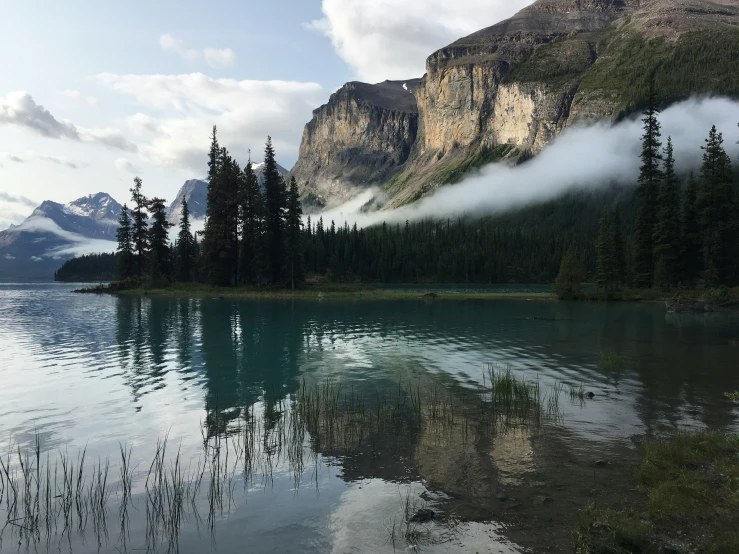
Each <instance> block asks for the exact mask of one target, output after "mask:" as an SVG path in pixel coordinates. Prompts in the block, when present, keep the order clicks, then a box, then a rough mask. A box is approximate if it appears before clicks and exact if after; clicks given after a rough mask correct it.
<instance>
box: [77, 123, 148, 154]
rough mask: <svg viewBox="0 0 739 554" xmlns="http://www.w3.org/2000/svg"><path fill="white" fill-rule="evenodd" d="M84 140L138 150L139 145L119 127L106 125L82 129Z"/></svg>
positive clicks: (128, 150)
mask: <svg viewBox="0 0 739 554" xmlns="http://www.w3.org/2000/svg"><path fill="white" fill-rule="evenodd" d="M81 134H82V140H83V141H85V142H94V143H98V144H102V145H104V146H108V147H109V148H113V149H115V150H123V151H125V152H137V151H138V146H136V145H135V144H134V143H132V142H131V141H130V140H128V139H127V138H126V137H125V136H123V133H122V132H121V131H120V130H119V129H114V128H112V127H106V128H104V129H82V130H81Z"/></svg>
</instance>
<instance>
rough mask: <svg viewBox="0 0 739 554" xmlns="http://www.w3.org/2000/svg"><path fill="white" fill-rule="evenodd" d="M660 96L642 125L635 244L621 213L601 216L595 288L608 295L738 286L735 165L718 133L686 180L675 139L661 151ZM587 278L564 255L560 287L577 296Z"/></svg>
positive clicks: (738, 219) (563, 292) (574, 258)
mask: <svg viewBox="0 0 739 554" xmlns="http://www.w3.org/2000/svg"><path fill="white" fill-rule="evenodd" d="M655 98H656V97H655V94H654V90H652V92H651V93H650V100H649V106H648V108H647V110H646V111H645V112H644V117H643V119H642V122H643V124H644V126H643V129H644V133H643V136H642V150H641V155H640V156H641V168H640V172H639V180H638V187H637V189H636V192H635V199H636V202H635V205H636V215H635V221H634V224H633V232H632V234H631V237H626V238H625V236H624V224H623V222H622V220H621V216H620V213H619V211H618V210H617V209H616V210H614V209H612V208H611V207H609V206H607V207H605V209H604V210H603V212H602V215H601V218H600V221H599V225H598V236H597V240H596V273H595V280H596V282H597V284H598V285H599V286H600V287H601V288H603V289H604V290H606V291H613V290H618V289H619V288H622V287H625V286H632V287H635V288H658V289H661V290H671V289H673V288H675V287H677V286H686V287H694V286H697V285H704V286H706V287H717V286H733V285H736V284H737V283H739V209H738V208H739V203H738V202H737V194H736V187H735V183H734V173H733V170H732V163H731V159H730V158H729V156H728V154H727V153H726V150H725V149H724V146H723V144H724V139H723V135H722V134H721V133H720V132H719V131H718V129H717V128H716V126H715V125H714V126H713V127H712V128H711V130H710V132H709V134H708V138H707V139H706V140H705V145H704V146H702V147H701V148H702V150H703V161H702V164H701V167H700V170H699V173H698V176H697V177H696V175H695V174H694V173H692V172H691V173H690V174H689V175H688V176H687V179H681V178H680V176H679V175H678V174H677V172H676V170H675V151H674V145H673V142H672V138H671V137H668V139H667V143H666V145H664V148H663V143H662V133H661V125H660V122H659V110H658V109H657V107H656V100H655ZM583 276H584V271H583V269H582V267H581V266H580V262H579V260H578V257H577V255H576V253H575V252H574V251H573V252H570V253H568V255H566V256H565V257H564V258H563V260H562V264H561V267H560V274H559V277H558V280H557V286H558V289H559V292H560V295H561V296H570V295H572V294H574V293H575V290H576V287H577V285H576V283H577V281H578V280H581V279H582V278H583Z"/></svg>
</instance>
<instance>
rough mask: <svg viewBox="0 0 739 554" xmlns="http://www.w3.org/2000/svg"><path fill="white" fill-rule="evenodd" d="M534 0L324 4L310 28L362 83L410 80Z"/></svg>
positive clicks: (330, 0) (334, 0)
mask: <svg viewBox="0 0 739 554" xmlns="http://www.w3.org/2000/svg"><path fill="white" fill-rule="evenodd" d="M531 3H533V0H456V1H455V2H449V1H448V0H323V4H322V11H323V14H324V17H323V18H322V19H319V20H316V21H312V22H310V23H307V24H306V25H305V26H306V27H307V28H309V29H312V30H315V31H318V32H320V33H322V34H324V35H325V36H327V37H328V38H329V39H331V42H332V43H333V45H334V48H335V49H336V51H337V53H338V54H339V56H341V58H342V59H343V60H344V61H345V62H346V63H347V64H349V65H350V66H351V67H352V68H353V69H354V70H355V71H356V73H357V75H358V77H359V78H360V79H364V80H367V81H372V82H377V81H383V80H385V79H409V78H412V77H420V76H422V75H423V73H424V68H425V61H426V58H427V57H428V56H429V55H430V54H432V53H433V52H434V51H436V50H438V49H439V48H442V47H444V46H446V45H448V44H450V43H451V42H454V41H455V40H457V39H459V38H462V37H464V36H466V35H469V34H471V33H474V32H475V31H479V30H480V29H483V28H485V27H489V26H490V25H494V24H495V23H498V22H499V21H501V20H503V19H505V18H507V17H510V16H512V15H513V14H515V13H516V12H518V11H519V10H520V9H522V8H524V7H526V6H527V5H529V4H531Z"/></svg>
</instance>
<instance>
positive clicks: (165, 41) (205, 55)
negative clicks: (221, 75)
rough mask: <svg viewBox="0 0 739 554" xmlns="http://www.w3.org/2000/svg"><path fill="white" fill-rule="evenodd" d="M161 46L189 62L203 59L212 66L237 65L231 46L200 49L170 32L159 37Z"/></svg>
mask: <svg viewBox="0 0 739 554" xmlns="http://www.w3.org/2000/svg"><path fill="white" fill-rule="evenodd" d="M159 46H161V47H162V50H164V51H165V52H167V53H169V54H175V55H177V56H179V57H180V58H182V59H183V60H187V61H189V62H197V61H200V60H201V59H202V60H205V62H206V63H207V64H208V65H209V66H211V67H233V66H234V65H236V52H234V51H233V50H231V49H230V48H220V49H219V48H205V49H204V50H202V51H200V50H196V49H194V48H188V47H187V44H186V43H185V41H183V40H180V39H177V38H175V37H173V36H172V35H170V34H165V35H162V36H161V37H159Z"/></svg>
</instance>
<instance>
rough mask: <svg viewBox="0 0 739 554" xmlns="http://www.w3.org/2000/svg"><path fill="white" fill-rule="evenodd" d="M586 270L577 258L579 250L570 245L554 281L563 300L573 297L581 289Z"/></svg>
mask: <svg viewBox="0 0 739 554" xmlns="http://www.w3.org/2000/svg"><path fill="white" fill-rule="evenodd" d="M584 275H585V273H584V271H583V269H582V266H581V265H580V261H579V260H578V259H577V251H576V250H575V248H574V247H572V246H570V247H569V248H568V249H567V253H566V254H565V255H564V257H563V258H562V263H561V264H560V266H559V273H558V274H557V278H556V280H555V282H554V291H555V293H556V294H557V296H558V297H559V298H561V299H563V300H568V299H572V298H574V297H575V296H577V293H578V292H579V291H580V285H581V284H582V281H583V278H584Z"/></svg>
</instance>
